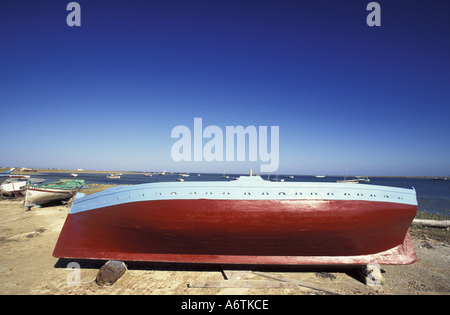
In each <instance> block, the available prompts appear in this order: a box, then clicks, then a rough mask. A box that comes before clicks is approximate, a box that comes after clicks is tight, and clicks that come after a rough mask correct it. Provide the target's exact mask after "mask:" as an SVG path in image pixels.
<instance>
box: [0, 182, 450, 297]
mask: <svg viewBox="0 0 450 315" xmlns="http://www.w3.org/2000/svg"><path fill="white" fill-rule="evenodd" d="M105 188H106V186H105V185H91V187H90V189H89V191H88V193H92V192H94V191H99V190H103V189H105ZM22 202H23V199H21V198H19V199H9V200H1V201H0V253H1V254H0V283H1V286H0V294H7V295H10V294H79V295H84V294H95V295H97V294H99V295H104V294H107V295H109V294H164V295H172V294H176V295H223V294H231V295H304V294H325V293H323V292H321V291H316V290H313V289H308V288H304V287H300V286H294V287H292V286H290V287H281V288H264V289H256V288H231V287H227V288H190V287H189V286H188V284H189V283H193V282H194V281H213V280H224V275H223V273H222V269H221V266H217V265H194V264H192V265H191V264H161V263H143V262H140V263H136V262H134V263H133V262H130V263H128V272H126V273H125V274H124V275H123V276H122V277H121V278H120V279H119V280H118V281H117V282H116V283H115V284H114V285H113V286H110V287H100V286H98V285H97V284H96V282H95V281H93V280H94V279H95V277H96V275H97V272H98V270H99V269H100V267H101V266H102V265H103V264H104V262H102V261H75V262H76V263H78V264H79V265H80V267H81V271H80V273H79V275H80V281H81V283H79V284H80V285H69V283H68V278H69V280H70V279H73V269H68V268H67V266H68V265H69V263H71V262H73V261H66V260H63V259H58V258H54V257H53V256H52V252H53V248H54V246H55V244H56V241H57V238H58V236H59V233H60V231H61V228H62V225H63V224H64V220H65V218H66V216H67V213H68V211H69V207H68V206H64V205H60V206H52V207H42V208H32V210H31V211H26V209H25V208H23V207H22ZM410 233H411V235H412V239H413V245H414V249H415V250H416V252H417V256H418V261H417V262H416V263H415V264H412V265H407V266H381V268H382V272H383V276H384V278H385V282H384V284H383V285H382V286H379V287H369V286H366V285H365V284H363V283H362V282H361V281H360V279H359V277H358V273H357V272H356V269H355V268H354V267H348V266H347V267H346V266H340V267H339V266H328V267H311V266H309V267H308V266H306V267H305V266H303V267H299V266H290V267H261V266H251V267H248V269H253V270H259V271H264V272H265V273H270V274H272V275H275V276H282V277H285V278H289V279H292V280H297V281H302V282H306V283H309V284H313V285H316V286H320V287H324V288H327V289H330V290H334V291H337V292H340V293H342V294H357V295H360V294H362V295H365V294H383V295H384V294H413V295H428V294H432V295H434V294H438V295H448V294H450V280H449V279H450V245H449V231H448V230H443V229H430V228H418V227H411V228H410ZM245 279H246V280H268V279H266V278H264V277H261V276H260V275H256V274H255V273H252V272H250V273H248V274H247V275H246V278H245Z"/></svg>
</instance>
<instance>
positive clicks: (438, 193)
mask: <svg viewBox="0 0 450 315" xmlns="http://www.w3.org/2000/svg"><path fill="white" fill-rule="evenodd" d="M106 176H107V174H100V173H80V174H79V176H78V177H77V178H76V179H83V180H84V181H85V182H86V184H87V185H89V184H114V185H135V184H143V183H154V182H168V181H176V179H177V178H179V177H180V175H179V174H170V173H167V174H166V175H153V176H152V177H147V176H144V175H143V174H123V175H122V176H121V178H120V179H108V178H106ZM227 176H229V179H224V178H222V174H200V176H198V175H197V173H195V174H190V176H189V177H183V179H184V180H185V181H229V180H231V179H232V178H233V177H239V174H227ZM33 177H39V178H43V179H45V180H46V181H54V180H58V179H61V178H65V179H74V178H73V177H71V176H70V174H67V173H39V174H33ZM263 178H264V179H266V176H264V177H263ZM275 179H276V177H275V176H273V175H272V176H271V177H270V180H275ZM278 179H284V180H285V181H294V182H336V181H337V180H342V177H333V176H327V177H325V178H323V179H318V178H315V177H314V176H294V178H293V179H291V178H289V177H287V176H284V175H283V176H278ZM369 184H370V185H383V186H393V187H401V188H410V187H414V188H415V189H416V193H417V200H418V203H419V211H421V212H429V213H438V214H445V215H450V180H446V181H444V180H434V179H430V178H403V177H373V178H371V179H370V183H369Z"/></svg>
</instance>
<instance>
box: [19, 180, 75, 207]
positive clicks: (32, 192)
mask: <svg viewBox="0 0 450 315" xmlns="http://www.w3.org/2000/svg"><path fill="white" fill-rule="evenodd" d="M83 185H84V180H76V179H75V180H64V181H58V182H51V183H45V184H38V185H26V186H25V187H23V188H22V190H21V192H22V195H24V196H25V201H24V204H23V205H24V207H32V206H35V205H42V204H46V203H50V202H53V201H63V200H69V199H70V198H72V197H73V196H74V195H75V194H76V193H77V191H78V190H80V189H81V187H83Z"/></svg>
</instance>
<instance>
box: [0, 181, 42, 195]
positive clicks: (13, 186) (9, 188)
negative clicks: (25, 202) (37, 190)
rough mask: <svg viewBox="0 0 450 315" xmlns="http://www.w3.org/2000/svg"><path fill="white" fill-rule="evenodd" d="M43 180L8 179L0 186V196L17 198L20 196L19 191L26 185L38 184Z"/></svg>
mask: <svg viewBox="0 0 450 315" xmlns="http://www.w3.org/2000/svg"><path fill="white" fill-rule="evenodd" d="M43 181H44V180H43V179H42V178H29V179H23V178H10V179H7V180H6V181H4V182H3V184H1V185H0V188H1V191H2V194H4V193H7V194H11V195H14V197H18V196H20V195H21V189H22V188H24V187H25V186H26V185H27V184H40V183H42V182H43Z"/></svg>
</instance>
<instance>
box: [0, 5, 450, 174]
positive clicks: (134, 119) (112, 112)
mask: <svg viewBox="0 0 450 315" xmlns="http://www.w3.org/2000/svg"><path fill="white" fill-rule="evenodd" d="M69 2H70V1H61V0H46V1H44V0H38V1H36V0H35V1H21V0H14V1H12V0H3V1H1V2H0V46H1V48H0V106H1V109H2V121H3V122H2V130H3V132H2V134H3V144H2V154H1V159H0V164H1V165H2V166H26V167H59V168H83V169H117V170H119V169H120V170H164V169H166V170H168V171H169V170H173V171H192V172H223V171H224V170H226V171H227V172H229V173H231V172H247V169H248V168H250V167H251V168H254V169H256V170H258V169H259V165H260V164H261V161H257V162H216V161H215V162H205V161H203V162H175V161H173V159H172V157H171V147H172V145H173V144H174V143H175V142H176V140H177V139H172V138H171V137H170V135H171V131H172V129H173V128H174V127H175V126H177V125H185V126H188V127H189V128H191V130H192V131H193V123H194V118H195V117H201V118H202V120H203V128H205V127H207V126H209V125H216V126H219V127H220V128H222V130H224V131H225V128H226V126H238V125H242V126H244V127H246V126H249V125H254V126H269V127H270V126H279V129H280V136H279V142H280V150H279V159H280V163H279V172H280V173H289V174H290V173H292V174H315V173H316V172H317V171H318V170H320V172H321V173H324V174H344V173H345V172H346V170H347V169H349V173H351V174H368V175H430V176H437V175H441V176H448V175H449V174H450V159H449V156H450V145H449V144H450V140H449V135H450V123H449V116H450V109H449V106H450V96H449V87H450V58H449V56H450V41H449V38H450V19H449V18H448V14H449V12H450V2H449V1H444V0H443V1H437V0H432V1H425V0H419V1H403V0H402V1H395V0H394V1H378V3H379V4H380V6H381V26H380V27H369V26H368V25H367V24H366V17H367V15H368V14H369V12H368V11H366V6H367V4H368V3H369V2H370V1H360V0H358V1H356V0H353V1H349V0H347V1H331V0H330V1H324V0H319V1H273V0H271V1H260V0H259V1H247V0H240V1H229V0H228V1H225V0H208V1H194V0H184V1H172V0H164V1H163V0H158V1H143V0H141V1H137V0H135V1H96V0H91V1H78V3H79V4H80V6H81V26H80V27H69V26H68V25H67V24H66V17H67V15H68V14H69V12H68V11H66V6H67V4H68V3H69ZM207 141H208V140H207V139H205V140H204V143H205V142H207Z"/></svg>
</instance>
